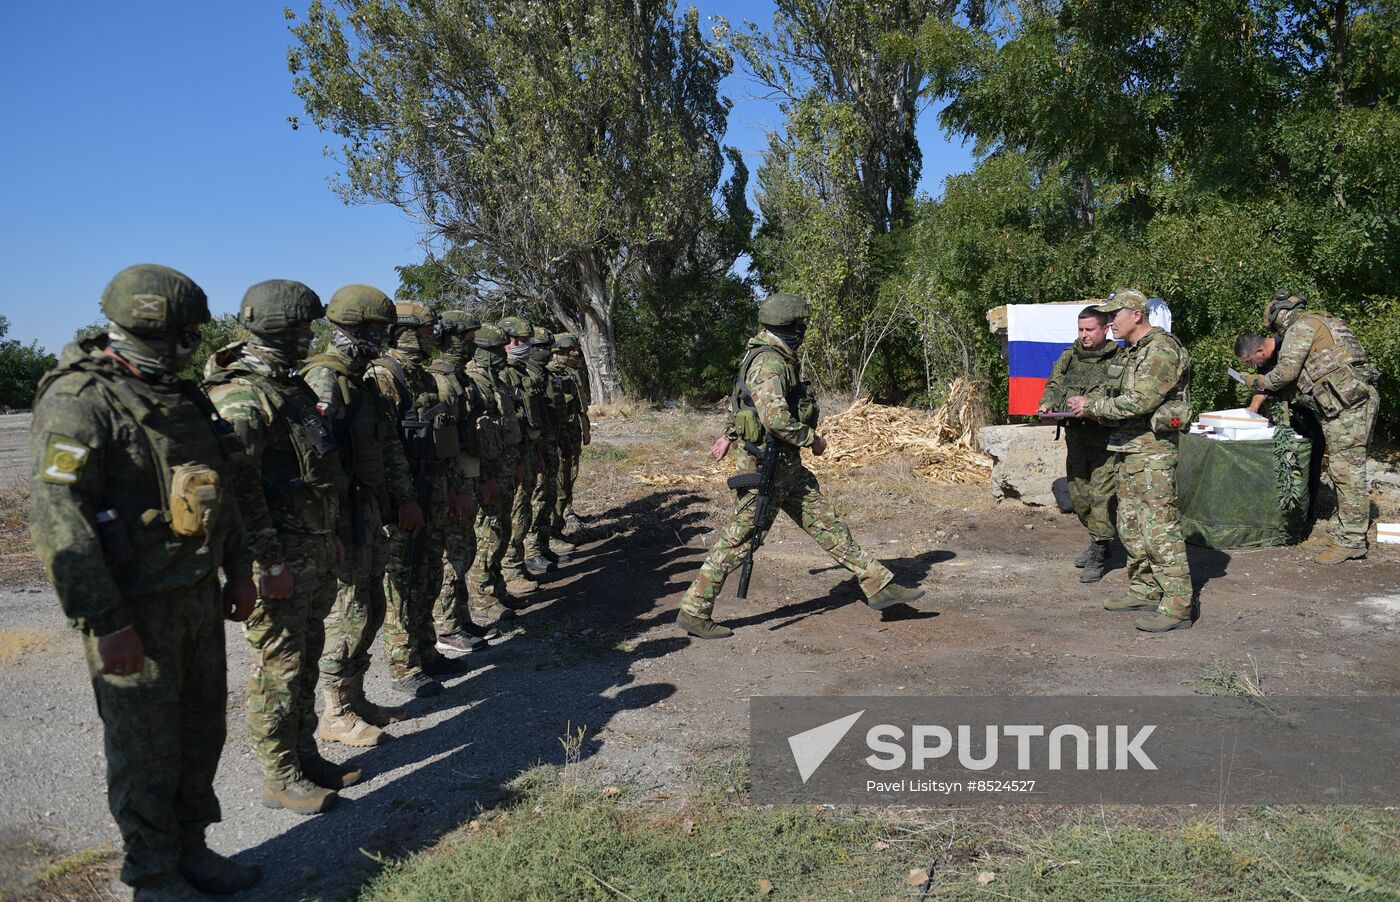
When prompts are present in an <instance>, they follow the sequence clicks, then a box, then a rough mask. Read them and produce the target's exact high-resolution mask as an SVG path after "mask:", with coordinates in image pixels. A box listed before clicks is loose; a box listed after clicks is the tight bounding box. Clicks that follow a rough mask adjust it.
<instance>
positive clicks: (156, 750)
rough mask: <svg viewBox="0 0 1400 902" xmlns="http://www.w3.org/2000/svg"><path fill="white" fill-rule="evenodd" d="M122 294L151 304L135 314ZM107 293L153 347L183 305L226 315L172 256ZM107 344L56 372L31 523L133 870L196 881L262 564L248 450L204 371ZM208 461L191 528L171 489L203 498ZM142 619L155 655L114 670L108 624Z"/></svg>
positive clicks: (63, 362)
mask: <svg viewBox="0 0 1400 902" xmlns="http://www.w3.org/2000/svg"><path fill="white" fill-rule="evenodd" d="M122 305H125V309H126V312H127V313H130V312H132V310H133V307H134V310H135V316H134V317H132V316H125V315H122V313H121V310H120V309H119V308H120V307H121V306H122ZM103 309H104V311H106V313H107V316H108V317H109V318H110V319H112V320H113V321H114V322H116V321H118V320H119V319H120V320H121V321H122V322H123V328H124V329H125V330H126V331H127V332H136V331H137V326H136V325H133V323H137V324H138V325H140V326H141V327H142V338H144V339H145V342H146V343H145V344H143V345H142V347H145V348H148V349H149V348H150V347H151V346H152V345H153V343H154V341H156V340H157V339H155V338H153V335H152V333H153V332H155V331H157V330H161V329H164V328H165V327H166V326H167V325H168V322H169V321H170V320H174V321H177V322H179V321H181V320H183V322H187V323H200V322H206V321H208V319H209V314H208V306H207V302H206V301H205V297H204V292H203V291H201V290H200V289H199V288H198V286H196V285H195V284H194V283H193V282H192V281H190V280H189V279H188V278H187V277H185V276H183V275H181V274H179V273H177V272H175V271H174V270H169V269H166V268H164V267H156V266H139V267H131V268H130V269H127V270H124V271H123V272H122V273H120V274H118V276H117V277H116V278H115V279H114V280H113V281H112V283H111V285H109V286H108V288H107V291H106V293H104V297H103ZM147 330H149V331H147ZM119 332H120V330H116V329H115V328H114V331H113V335H114V337H115V336H117V335H118V334H119ZM139 340H140V339H138V338H135V337H132V338H128V339H126V341H139ZM172 340H173V339H172ZM115 343H116V341H115V338H114V341H113V344H115ZM123 347H125V345H123ZM106 350H109V341H108V338H107V337H105V336H104V337H99V338H93V339H87V340H83V341H79V342H73V343H72V344H69V345H68V346H67V347H65V348H64V349H63V353H62V355H61V356H60V358H59V362H58V365H57V366H56V367H55V368H54V369H53V370H51V371H50V372H49V373H48V374H47V375H45V376H44V378H43V380H42V381H41V382H40V384H39V388H38V392H37V394H36V395H35V406H34V421H33V425H32V427H31V441H32V448H33V460H34V473H33V482H32V484H31V486H32V487H31V492H32V495H31V499H32V501H31V503H32V508H31V510H30V518H29V530H30V536H31V538H32V540H33V545H34V551H35V554H36V555H37V556H38V558H39V560H40V561H41V562H42V563H43V565H44V569H45V571H46V572H47V574H48V577H49V581H50V582H51V583H52V584H53V587H54V591H55V593H56V594H57V596H58V600H59V603H60V604H61V605H62V607H63V611H64V613H65V614H66V615H67V616H68V618H69V620H70V621H71V622H72V623H73V625H74V626H76V627H77V628H78V629H79V630H80V631H81V632H82V635H83V647H84V650H85V652H86V655H87V663H88V674H89V677H90V678H91V681H92V687H93V693H94V695H95V696H96V700H97V712H98V715H99V716H100V717H101V719H102V730H103V742H104V746H105V751H106V757H107V797H108V803H109V805H110V807H111V811H112V817H113V818H114V819H115V820H116V822H117V826H118V828H119V829H120V830H121V834H122V842H123V844H124V846H125V859H124V861H123V864H122V870H121V879H122V880H123V881H125V882H126V883H128V884H132V885H140V884H150V883H156V882H160V883H164V882H166V881H171V880H174V881H180V883H181V885H183V881H182V879H181V878H179V876H178V871H179V870H181V869H183V867H184V864H183V862H184V859H185V858H186V856H187V855H189V854H191V853H192V852H193V851H195V850H197V849H200V850H202V849H204V848H205V845H204V831H205V828H207V827H208V826H209V825H210V824H212V823H215V822H217V821H218V820H219V819H220V811H219V800H218V798H217V797H216V796H215V794H214V774H215V771H216V770H217V768H218V765H219V754H220V752H221V750H222V749H223V745H224V735H225V731H224V711H225V706H226V705H227V702H228V693H227V685H226V676H225V665H224V661H225V657H224V655H225V650H224V624H223V620H224V604H223V602H222V601H221V600H220V592H219V579H218V570H219V569H220V567H222V568H223V571H224V576H225V577H226V578H227V579H229V580H234V579H240V580H246V579H251V575H252V559H251V557H250V556H249V555H248V552H247V538H246V536H245V534H244V530H243V526H242V524H241V520H240V515H239V510H238V505H237V502H236V501H235V499H234V496H233V494H232V492H231V491H230V490H229V486H230V485H232V484H233V482H234V481H235V480H236V478H237V476H236V474H237V469H238V467H239V466H241V461H240V460H239V455H240V453H241V451H240V449H239V448H238V441H237V439H236V438H235V437H234V436H233V434H232V431H231V430H230V429H229V428H228V426H227V424H225V423H223V421H222V420H219V419H218V418H217V414H215V413H214V410H213V408H212V406H211V405H210V404H209V401H208V399H207V398H205V397H204V396H203V395H202V394H200V392H199V389H198V387H197V386H195V385H194V384H192V383H190V382H186V381H184V380H182V379H178V378H176V377H174V376H171V375H169V374H168V370H173V369H178V368H179V366H181V365H183V361H179V362H177V363H175V365H173V366H168V367H166V370H167V371H162V372H160V374H159V375H157V369H158V368H156V367H152V368H151V369H150V370H147V368H146V367H145V366H142V367H141V371H142V375H140V376H137V375H135V374H134V373H133V372H132V370H131V369H129V368H128V366H127V364H124V363H122V362H121V361H119V360H117V359H115V358H114V357H112V356H108V355H107V354H106V353H104V351H106ZM119 353H122V354H123V355H126V353H127V352H126V351H125V350H119ZM126 359H127V360H128V361H131V360H134V359H139V358H136V357H134V356H129V357H126ZM195 464H198V465H203V466H205V467H208V468H210V469H212V471H213V472H214V473H215V474H217V479H218V482H217V490H216V491H215V493H214V497H212V498H209V497H206V496H205V495H204V494H203V491H204V490H201V494H199V496H198V498H199V502H200V503H202V504H203V505H204V506H205V508H206V510H207V511H208V516H207V519H204V520H203V527H202V529H199V528H198V527H196V529H197V532H196V533H195V534H193V535H191V534H190V530H189V529H188V526H187V524H188V520H186V519H185V518H183V517H182V516H180V512H181V511H183V510H187V509H188V508H185V507H184V506H183V505H181V504H172V494H173V495H175V496H176V498H177V499H181V500H183V501H186V502H189V501H191V500H192V499H193V498H194V497H195V494H194V492H193V491H189V492H186V491H182V490H181V489H180V488H179V486H180V485H182V484H183V482H184V477H185V476H186V475H187V474H189V473H190V472H191V470H190V469H189V466H190V465H195ZM196 509H197V508H196ZM177 524H182V525H183V527H182V530H183V531H177ZM127 628H131V629H133V630H134V631H135V633H136V635H137V636H138V637H139V638H140V641H141V644H142V646H143V647H144V652H145V662H144V665H143V666H142V667H141V669H140V671H139V672H137V673H134V674H118V673H115V672H114V673H102V672H101V671H102V660H101V657H100V654H99V651H98V639H99V638H100V637H105V636H109V635H114V634H116V633H118V632H121V631H123V630H125V629H127Z"/></svg>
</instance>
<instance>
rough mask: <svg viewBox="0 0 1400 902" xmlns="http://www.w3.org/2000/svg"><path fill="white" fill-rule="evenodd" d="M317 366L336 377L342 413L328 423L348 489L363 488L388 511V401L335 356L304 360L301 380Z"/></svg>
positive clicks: (390, 419) (389, 413) (392, 434)
mask: <svg viewBox="0 0 1400 902" xmlns="http://www.w3.org/2000/svg"><path fill="white" fill-rule="evenodd" d="M317 367H325V368H326V369H328V370H330V371H331V372H333V373H335V376H336V389H337V391H338V392H339V394H340V402H341V405H342V406H343V407H344V413H343V415H341V416H340V417H338V418H336V419H335V420H333V421H332V422H331V435H332V436H334V437H335V444H336V448H337V449H339V451H340V461H341V464H342V465H343V466H344V468H345V470H346V471H347V472H348V473H349V474H350V477H351V480H352V482H351V486H350V489H351V491H352V492H354V490H355V488H356V486H357V485H358V486H363V487H364V488H365V489H366V490H368V491H370V492H372V493H373V494H374V497H375V499H376V500H377V501H378V502H379V506H380V509H381V510H387V509H388V505H389V491H388V486H387V485H386V484H385V473H384V443H385V442H387V441H389V440H390V439H392V438H394V430H393V429H392V427H390V425H389V423H390V422H392V414H391V412H390V411H389V410H388V402H387V401H385V400H384V399H382V398H380V397H379V395H378V393H377V392H375V391H373V390H371V389H370V388H368V387H367V386H366V385H365V384H364V382H363V381H362V379H363V377H362V376H361V375H359V374H356V373H355V372H354V371H352V370H351V369H350V364H349V361H347V360H345V359H344V358H342V357H339V356H337V355H334V354H321V355H320V356H317V357H312V358H311V359H310V360H308V361H306V363H305V365H303V366H302V368H301V375H302V378H305V377H306V375H307V374H308V373H310V372H311V371H312V370H314V369H316V368H317Z"/></svg>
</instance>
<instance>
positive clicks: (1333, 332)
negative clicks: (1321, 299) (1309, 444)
mask: <svg viewBox="0 0 1400 902" xmlns="http://www.w3.org/2000/svg"><path fill="white" fill-rule="evenodd" d="M1304 321H1308V322H1311V323H1314V324H1315V325H1316V334H1315V336H1314V338H1313V343H1312V346H1311V347H1310V348H1308V356H1307V357H1306V358H1305V359H1304V361H1303V369H1302V372H1300V373H1299V374H1298V392H1299V394H1302V395H1307V396H1308V397H1310V398H1311V399H1312V401H1313V406H1315V407H1316V408H1317V410H1318V411H1319V412H1320V413H1321V414H1322V415H1323V416H1325V417H1328V418H1329V419H1330V418H1332V417H1335V416H1337V415H1338V414H1340V413H1341V412H1342V411H1344V410H1346V409H1348V408H1350V407H1353V406H1355V405H1357V404H1360V403H1363V402H1365V401H1367V400H1369V399H1370V397H1371V392H1370V390H1369V386H1370V385H1372V384H1374V383H1375V381H1376V378H1377V376H1378V373H1377V371H1376V369H1375V367H1373V366H1371V363H1370V360H1369V359H1368V358H1367V356H1366V349H1365V348H1363V347H1362V346H1361V342H1359V341H1357V340H1356V338H1355V337H1354V336H1353V335H1352V334H1351V330H1350V329H1349V328H1347V324H1346V323H1344V322H1342V321H1341V320H1339V319H1337V318H1336V317H1335V316H1329V315H1327V314H1326V313H1319V312H1314V311H1305V312H1304V313H1302V314H1300V315H1299V316H1298V318H1297V319H1296V320H1294V321H1293V323H1292V324H1291V325H1290V326H1289V328H1290V329H1292V328H1296V327H1297V325H1298V324H1299V323H1301V322H1304ZM1285 336H1286V333H1285Z"/></svg>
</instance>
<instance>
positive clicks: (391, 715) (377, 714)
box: [345, 674, 403, 727]
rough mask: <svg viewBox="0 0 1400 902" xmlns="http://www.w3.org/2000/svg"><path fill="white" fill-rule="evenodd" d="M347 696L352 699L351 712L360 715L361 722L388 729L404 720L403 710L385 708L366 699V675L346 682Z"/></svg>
mask: <svg viewBox="0 0 1400 902" xmlns="http://www.w3.org/2000/svg"><path fill="white" fill-rule="evenodd" d="M345 694H346V695H347V696H349V698H350V710H351V711H354V712H355V713H356V714H358V715H360V720H363V721H364V722H366V723H369V724H373V725H374V726H376V727H387V726H388V725H389V724H391V723H398V722H399V721H401V720H403V713H402V710H401V709H399V708H385V707H383V706H382V705H376V704H375V703H374V702H372V701H370V700H369V699H368V698H366V697H365V675H364V674H360V675H359V676H357V677H355V678H353V679H350V680H346V681H345Z"/></svg>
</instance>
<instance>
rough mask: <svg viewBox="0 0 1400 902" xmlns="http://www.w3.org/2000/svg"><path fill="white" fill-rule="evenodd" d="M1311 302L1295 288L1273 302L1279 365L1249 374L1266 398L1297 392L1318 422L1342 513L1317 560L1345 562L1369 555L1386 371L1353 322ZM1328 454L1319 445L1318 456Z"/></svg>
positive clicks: (1269, 311) (1251, 382) (1270, 314)
mask: <svg viewBox="0 0 1400 902" xmlns="http://www.w3.org/2000/svg"><path fill="white" fill-rule="evenodd" d="M1306 305H1307V298H1306V296H1304V295H1303V294H1301V293H1299V292H1294V291H1280V292H1278V293H1276V294H1275V295H1274V296H1273V298H1271V299H1270V300H1269V304H1268V306H1267V308H1266V315H1267V317H1268V321H1269V328H1270V329H1272V330H1273V331H1274V333H1275V334H1277V335H1278V336H1279V341H1280V346H1279V348H1278V352H1277V357H1276V362H1275V364H1274V366H1273V367H1272V368H1271V369H1270V370H1269V371H1268V372H1267V373H1259V374H1255V375H1252V376H1249V377H1248V380H1247V384H1248V385H1249V386H1250V388H1252V389H1254V390H1255V392H1257V393H1260V394H1265V393H1267V394H1273V393H1278V392H1283V391H1290V392H1291V393H1292V394H1293V395H1294V396H1295V397H1296V399H1297V401H1298V402H1299V403H1300V404H1302V405H1303V406H1304V407H1306V408H1307V409H1308V410H1309V411H1311V412H1312V413H1313V414H1314V415H1315V416H1316V417H1317V419H1318V422H1319V424H1320V425H1321V427H1322V437H1323V442H1324V444H1325V446H1326V450H1327V480H1328V482H1330V483H1332V488H1333V490H1334V491H1335V492H1336V494H1337V510H1336V512H1335V513H1334V514H1333V515H1332V519H1331V522H1329V523H1328V524H1327V539H1328V540H1329V543H1330V544H1329V547H1327V548H1324V549H1323V550H1322V552H1321V553H1320V554H1318V555H1317V557H1316V558H1314V560H1316V561H1317V562H1318V563H1322V564H1338V563H1341V562H1342V561H1346V560H1353V559H1356V558H1363V557H1365V556H1366V533H1367V531H1368V530H1369V529H1370V527H1371V500H1370V493H1369V487H1368V485H1367V482H1366V456H1367V449H1368V447H1369V446H1370V443H1371V433H1372V432H1373V431H1374V429H1375V426H1376V414H1377V413H1378V411H1379V410H1380V392H1379V391H1378V390H1377V388H1376V382H1377V380H1378V378H1379V376H1380V373H1379V371H1378V370H1377V369H1376V367H1375V366H1374V365H1373V364H1372V363H1371V362H1370V360H1369V359H1368V358H1367V356H1366V350H1365V348H1363V347H1362V346H1361V342H1359V341H1357V340H1356V338H1355V336H1353V335H1352V334H1351V330H1350V329H1348V328H1347V325H1346V323H1344V322H1342V321H1341V320H1340V319H1338V318H1337V317H1335V316H1330V315H1328V314H1326V313H1322V312H1320V311H1315V310H1308V309H1306ZM1321 453H1322V449H1319V448H1316V447H1314V448H1313V454H1314V455H1320V454H1321Z"/></svg>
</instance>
